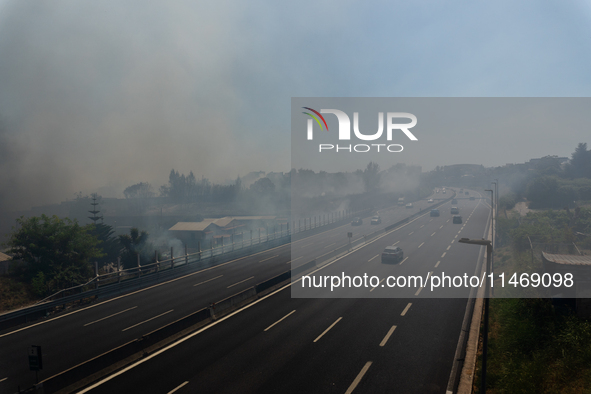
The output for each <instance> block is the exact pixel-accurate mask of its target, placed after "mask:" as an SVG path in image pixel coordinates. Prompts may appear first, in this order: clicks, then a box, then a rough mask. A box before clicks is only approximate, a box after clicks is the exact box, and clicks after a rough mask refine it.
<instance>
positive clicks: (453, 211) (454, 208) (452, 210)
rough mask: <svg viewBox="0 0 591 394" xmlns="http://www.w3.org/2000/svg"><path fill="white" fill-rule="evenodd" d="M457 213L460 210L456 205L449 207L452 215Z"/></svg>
mask: <svg viewBox="0 0 591 394" xmlns="http://www.w3.org/2000/svg"><path fill="white" fill-rule="evenodd" d="M458 213H460V210H459V209H458V207H451V214H452V215H457V214H458Z"/></svg>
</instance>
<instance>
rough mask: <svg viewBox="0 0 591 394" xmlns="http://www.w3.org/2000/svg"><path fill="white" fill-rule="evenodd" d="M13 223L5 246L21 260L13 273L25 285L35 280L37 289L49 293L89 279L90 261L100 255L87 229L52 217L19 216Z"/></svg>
mask: <svg viewBox="0 0 591 394" xmlns="http://www.w3.org/2000/svg"><path fill="white" fill-rule="evenodd" d="M17 223H18V228H17V229H15V228H14V227H13V231H12V233H11V234H10V236H9V239H8V242H7V243H6V245H7V246H8V247H9V248H10V249H9V252H10V253H12V254H13V258H14V259H15V260H21V261H22V263H21V264H20V265H18V266H16V267H15V268H14V270H13V273H15V274H17V275H18V276H20V277H21V279H23V280H24V281H25V282H27V283H32V282H33V278H35V287H36V288H37V289H43V288H45V289H47V291H48V292H50V291H55V290H58V289H61V288H65V287H69V286H71V285H75V284H82V283H84V282H86V281H88V279H90V278H91V277H92V275H93V269H92V264H91V262H93V261H95V260H96V259H98V258H100V257H102V256H103V254H102V253H101V251H100V248H99V243H100V241H99V240H98V239H97V238H96V237H95V236H94V235H92V234H90V233H89V226H85V227H81V226H80V225H79V224H78V222H77V221H76V220H74V221H72V220H70V219H68V218H65V219H60V218H59V217H57V216H55V215H54V216H51V217H49V216H47V215H41V217H29V218H25V217H23V216H21V217H20V218H19V219H17ZM41 282H43V283H41ZM40 295H42V294H40Z"/></svg>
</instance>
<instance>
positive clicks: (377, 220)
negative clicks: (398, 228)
mask: <svg viewBox="0 0 591 394" xmlns="http://www.w3.org/2000/svg"><path fill="white" fill-rule="evenodd" d="M370 223H371V224H381V223H382V218H380V217H379V216H378V215H376V216H374V217H372V218H371V222H370Z"/></svg>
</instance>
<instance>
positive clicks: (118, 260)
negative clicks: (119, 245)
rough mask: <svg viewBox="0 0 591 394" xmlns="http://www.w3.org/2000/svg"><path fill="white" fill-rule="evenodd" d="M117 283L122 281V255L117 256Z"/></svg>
mask: <svg viewBox="0 0 591 394" xmlns="http://www.w3.org/2000/svg"><path fill="white" fill-rule="evenodd" d="M117 283H121V256H119V257H117Z"/></svg>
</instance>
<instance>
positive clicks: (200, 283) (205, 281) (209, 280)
mask: <svg viewBox="0 0 591 394" xmlns="http://www.w3.org/2000/svg"><path fill="white" fill-rule="evenodd" d="M222 276H224V275H220V276H216V277H215V278H211V279H208V280H204V281H203V282H199V283H196V284H194V285H193V287H195V286H199V285H202V284H204V283H207V282H211V281H212V280H214V279H217V278H221V277H222Z"/></svg>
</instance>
